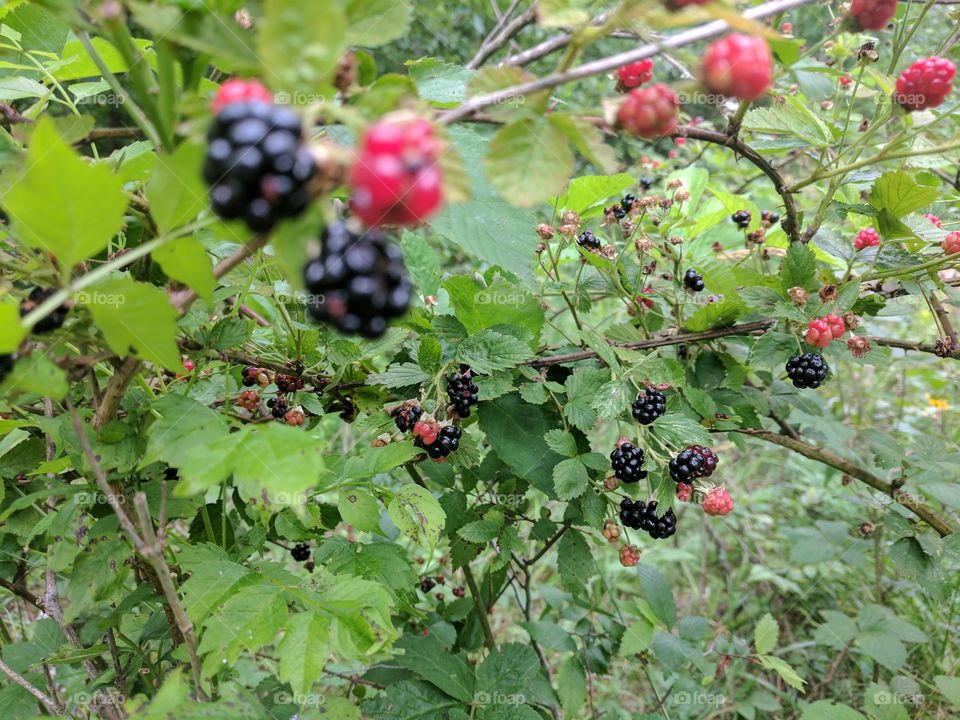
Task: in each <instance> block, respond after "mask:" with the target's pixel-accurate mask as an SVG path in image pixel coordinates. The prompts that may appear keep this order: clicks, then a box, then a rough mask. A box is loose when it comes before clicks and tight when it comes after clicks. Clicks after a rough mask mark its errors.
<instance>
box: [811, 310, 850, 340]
mask: <svg viewBox="0 0 960 720" xmlns="http://www.w3.org/2000/svg"><path fill="white" fill-rule="evenodd" d="M846 332H847V326H846V323H844V322H843V318H841V317H840V316H839V315H834V314H833V313H830V314H829V315H824V316H823V317H822V318H816V319H815V320H811V321H810V322H809V324H808V325H807V333H806V335H804V338H803V339H804V340H806V342H807V344H808V345H813V346H814V347H818V348H825V347H826V346H827V345H829V344H830V343H831V342H832V341H833V340H839V339H840V338H842V337H843V335H844V333H846Z"/></svg>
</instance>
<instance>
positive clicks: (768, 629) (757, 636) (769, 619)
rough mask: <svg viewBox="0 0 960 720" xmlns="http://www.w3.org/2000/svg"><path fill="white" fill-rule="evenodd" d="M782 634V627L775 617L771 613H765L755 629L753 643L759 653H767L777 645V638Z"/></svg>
mask: <svg viewBox="0 0 960 720" xmlns="http://www.w3.org/2000/svg"><path fill="white" fill-rule="evenodd" d="M779 636H780V627H779V626H778V625H777V621H776V620H774V619H773V615H771V614H770V613H766V614H764V616H763V617H762V618H760V622H758V623H757V626H756V627H755V628H754V629H753V645H754V647H755V648H756V650H757V654H759V655H766V654H767V653H769V652H770V651H771V650H773V649H774V648H775V647H776V646H777V638H778V637H779Z"/></svg>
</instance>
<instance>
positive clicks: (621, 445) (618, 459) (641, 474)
mask: <svg viewBox="0 0 960 720" xmlns="http://www.w3.org/2000/svg"><path fill="white" fill-rule="evenodd" d="M610 466H611V467H612V468H613V474H614V475H616V476H617V479H618V480H619V481H620V482H624V483H635V482H639V481H641V480H643V479H644V478H645V477H647V472H646V470H643V469H642V466H643V450H641V449H640V448H638V447H637V446H636V445H634V444H633V443H632V442H628V441H627V440H626V439H625V438H624V439H621V440H620V442H618V443H617V447H615V448H614V450H613V452H612V453H610Z"/></svg>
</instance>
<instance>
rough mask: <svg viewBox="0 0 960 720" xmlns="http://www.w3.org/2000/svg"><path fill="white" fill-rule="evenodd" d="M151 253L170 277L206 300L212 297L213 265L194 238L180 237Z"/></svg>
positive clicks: (215, 285) (213, 284) (214, 284)
mask: <svg viewBox="0 0 960 720" xmlns="http://www.w3.org/2000/svg"><path fill="white" fill-rule="evenodd" d="M151 254H152V255H153V259H154V260H156V261H157V262H158V263H159V264H160V267H162V268H163V271H164V272H165V273H166V274H167V275H169V276H170V277H171V278H173V279H174V280H177V281H179V282H182V283H183V284H184V285H188V286H189V287H191V288H193V289H194V290H196V291H197V294H198V295H199V296H200V297H202V298H203V299H204V300H206V301H207V302H209V301H210V300H212V299H213V291H214V289H215V288H216V287H217V280H216V278H215V277H214V275H213V265H212V264H211V263H210V257H209V256H208V255H207V250H206V248H204V247H203V245H201V244H200V243H199V242H198V241H197V240H196V238H192V237H182V238H179V239H177V240H173V241H172V242H168V243H165V244H163V245H161V246H160V247H158V248H157V249H156V250H154V251H153V253H151ZM244 325H246V323H244Z"/></svg>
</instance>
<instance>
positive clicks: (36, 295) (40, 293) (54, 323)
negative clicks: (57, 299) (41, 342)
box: [20, 287, 69, 333]
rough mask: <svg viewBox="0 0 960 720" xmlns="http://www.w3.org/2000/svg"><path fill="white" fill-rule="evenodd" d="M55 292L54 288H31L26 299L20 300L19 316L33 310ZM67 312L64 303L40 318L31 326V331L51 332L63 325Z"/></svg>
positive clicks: (67, 309)
mask: <svg viewBox="0 0 960 720" xmlns="http://www.w3.org/2000/svg"><path fill="white" fill-rule="evenodd" d="M56 292H57V290H56V288H41V287H35V288H34V289H33V290H31V291H30V294H29V295H27V299H26V300H23V301H21V303H20V317H24V316H25V315H27V314H29V313H31V312H33V311H34V310H35V309H36V308H37V307H38V306H39V305H41V304H42V303H43V302H44V301H46V300H47V299H48V298H50V297H52V296H53V295H54V294H55V293H56ZM68 312H69V308H68V307H67V306H66V305H61V306H60V307H58V308H57V309H56V310H54V311H53V312H52V313H50V314H49V315H47V316H46V317H44V318H41V319H40V320H39V321H38V322H37V323H36V324H35V325H34V326H33V332H35V333H48V332H53V331H54V330H56V329H57V328H58V327H60V326H61V325H63V321H64V320H66V319H67V313H68Z"/></svg>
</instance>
